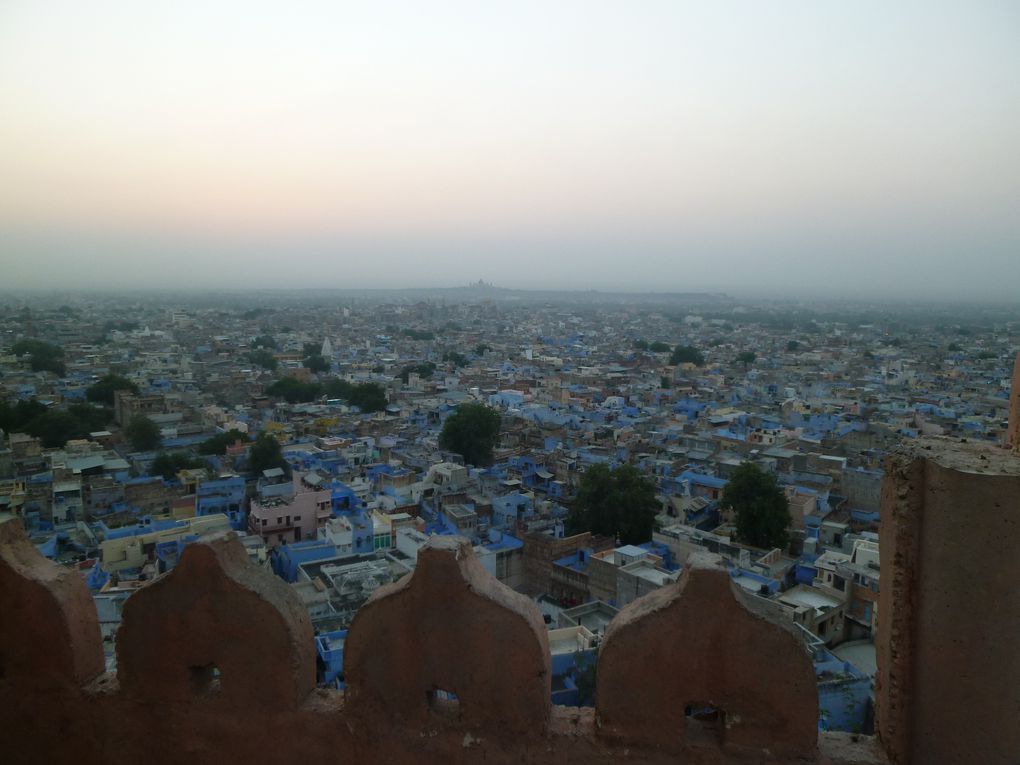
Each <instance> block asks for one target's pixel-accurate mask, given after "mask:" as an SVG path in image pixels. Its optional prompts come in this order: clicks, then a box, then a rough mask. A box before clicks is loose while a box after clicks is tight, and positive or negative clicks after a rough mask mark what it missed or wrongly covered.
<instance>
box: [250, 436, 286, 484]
mask: <svg viewBox="0 0 1020 765" xmlns="http://www.w3.org/2000/svg"><path fill="white" fill-rule="evenodd" d="M275 467H278V468H283V469H284V470H287V469H289V467H290V466H289V465H288V464H287V460H285V459H284V458H283V450H282V449H281V448H280V442H279V441H277V440H276V439H275V438H273V436H272V435H270V434H269V433H260V434H259V437H258V438H256V439H255V443H253V444H252V445H251V451H250V452H249V453H248V469H249V470H250V471H251V472H253V473H255V474H256V475H257V474H259V473H261V472H262V471H263V470H269V469H271V468H275Z"/></svg>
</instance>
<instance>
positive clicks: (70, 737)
mask: <svg viewBox="0 0 1020 765" xmlns="http://www.w3.org/2000/svg"><path fill="white" fill-rule="evenodd" d="M0 540H2V542H3V544H2V545H0V577H2V578H0V582H2V583H3V584H4V585H5V586H4V587H3V589H2V591H0V592H3V593H6V594H5V595H4V597H6V598H7V600H6V601H4V602H5V603H11V602H15V601H17V599H19V598H21V599H24V598H25V597H26V593H31V594H32V596H33V597H35V602H36V603H37V604H38V605H37V608H38V611H39V614H38V616H39V621H38V622H37V623H52V622H54V621H57V620H59V618H65V619H66V618H67V614H68V613H69V612H71V613H76V612H74V611H73V608H72V607H71V606H75V605H76V604H77V605H81V606H82V608H81V611H80V613H77V616H78V617H80V618H81V619H82V620H83V623H86V624H87V623H88V621H89V619H90V618H91V619H92V620H93V621H92V626H93V627H94V628H95V632H96V635H98V628H96V626H95V622H94V619H95V614H94V612H93V613H92V614H91V615H90V614H89V613H88V609H87V608H85V606H88V608H92V606H91V603H86V602H85V601H77V602H76V601H75V600H74V598H73V597H72V598H71V599H70V601H68V600H67V599H66V598H65V599H64V600H61V599H59V598H58V597H56V596H53V597H50V598H48V599H47V598H42V597H38V596H39V591H40V588H41V589H43V590H47V591H52V592H51V594H52V593H64V592H65V591H71V592H72V594H73V590H74V585H70V584H68V582H69V581H74V580H73V579H71V580H68V579H67V578H66V577H61V576H59V575H54V572H53V570H52V569H51V568H49V567H52V565H53V564H51V563H49V562H47V561H45V560H44V559H42V558H41V556H39V554H38V552H37V551H36V550H35V549H34V547H32V546H31V545H27V544H26V542H25V539H24V535H23V533H21V532H20V521H17V520H10V521H6V522H3V523H0ZM692 557H693V560H692V561H691V562H690V565H689V566H688V568H687V571H686V573H685V575H684V577H683V578H682V579H681V580H680V581H679V582H677V583H675V584H674V585H672V586H671V587H668V588H664V589H662V590H659V591H657V592H656V593H653V594H652V595H649V596H647V597H646V598H644V599H642V600H639V601H635V602H634V603H633V604H631V606H630V607H629V608H628V609H625V610H624V611H623V612H622V613H621V614H620V618H619V624H618V625H616V626H614V627H611V629H610V633H609V634H608V635H607V638H606V642H605V645H604V648H603V658H602V661H601V663H600V668H601V670H600V671H602V672H603V673H604V676H605V681H604V683H603V684H602V686H601V689H602V690H601V691H600V696H599V709H598V711H596V710H594V709H590V708H576V709H565V708H562V707H551V706H550V704H549V653H548V650H547V646H546V645H545V644H544V640H545V639H546V633H545V631H544V630H543V629H542V626H543V625H542V621H541V617H540V616H539V615H538V613H537V610H536V609H535V606H534V604H533V603H532V602H531V601H530V600H529V599H527V598H525V597H523V596H521V595H519V594H517V593H515V592H513V591H512V590H510V589H509V588H507V587H506V586H505V585H503V584H501V583H500V582H498V581H497V580H496V579H495V578H494V577H492V576H491V575H490V574H489V573H488V572H487V571H485V569H484V568H482V566H481V565H480V564H479V562H478V560H477V558H476V557H475V554H474V552H473V551H472V549H471V545H470V544H469V543H468V542H467V541H466V540H462V539H456V538H454V539H451V538H442V537H435V538H433V540H431V541H430V543H429V544H428V545H427V546H426V547H425V548H424V549H423V550H422V552H421V556H420V559H419V565H418V568H417V570H416V572H415V573H414V574H413V575H411V576H408V577H406V578H405V579H404V580H401V581H400V582H397V583H395V584H393V585H389V586H387V587H385V588H382V589H380V590H379V591H377V592H376V593H375V595H374V596H373V597H372V598H371V599H370V600H369V602H368V603H367V604H366V605H365V606H364V607H363V608H362V609H361V610H360V611H359V614H358V616H357V618H356V620H355V622H354V624H353V625H352V627H351V634H350V637H349V643H348V645H349V651H350V662H349V669H348V671H349V683H348V687H347V692H346V694H345V693H344V692H341V691H337V690H331V689H322V688H320V689H314V690H313V688H312V685H313V683H312V679H311V678H312V675H311V674H310V666H311V663H312V662H313V659H312V658H311V657H312V653H311V648H310V647H311V644H312V636H311V631H310V625H309V624H308V623H307V621H306V618H307V617H305V619H304V620H303V619H302V618H299V617H300V616H301V614H300V613H299V612H300V609H298V608H296V607H295V606H294V604H293V598H294V596H293V595H292V594H291V593H290V592H289V591H288V590H287V589H286V588H284V589H282V590H281V589H280V588H278V587H277V586H275V583H274V581H273V578H272V577H271V576H270V575H268V574H266V573H265V572H264V571H261V570H259V569H258V568H257V567H256V566H254V564H252V563H251V562H250V560H249V559H248V556H247V554H246V553H245V552H244V549H243V547H242V546H241V545H240V543H239V542H238V541H237V539H236V538H235V537H234V536H233V535H232V534H227V535H223V536H222V537H219V538H216V539H213V540H211V541H202V542H199V543H196V544H194V545H191V546H189V547H188V549H187V551H186V552H185V555H184V556H183V558H182V560H181V563H180V565H179V566H178V567H177V568H176V569H175V570H174V572H173V573H171V574H170V575H168V576H166V577H164V578H162V579H161V580H159V581H157V582H154V583H152V584H150V585H147V586H146V587H144V588H143V589H141V590H140V591H139V592H138V593H136V595H135V596H134V597H133V599H132V600H131V601H130V604H129V607H128V608H127V609H125V614H124V625H123V627H122V634H121V639H120V640H119V641H118V660H119V661H118V668H117V672H115V673H113V672H111V673H102V672H101V671H100V670H101V651H100V650H99V645H98V637H96V638H95V639H94V640H93V639H91V638H89V637H87V636H86V637H84V638H82V637H80V636H78V637H75V640H81V641H82V642H81V645H79V643H77V642H74V641H72V643H71V644H70V648H72V649H73V650H74V651H77V650H78V649H79V648H82V647H84V649H85V650H84V652H83V654H82V655H83V656H88V655H93V656H96V657H99V658H98V659H93V663H92V665H91V666H90V667H89V668H88V670H87V671H82V667H76V666H73V665H72V664H71V663H64V664H61V665H53V666H51V667H50V670H51V672H52V673H53V674H54V675H55V676H59V677H63V678H64V679H65V681H66V682H65V683H64V684H63V685H61V684H59V683H57V684H51V685H49V686H48V687H46V688H43V689H40V690H37V691H36V692H34V693H31V694H27V695H26V694H23V692H22V691H21V690H19V689H21V688H22V687H23V686H22V685H21V684H19V683H18V682H14V680H15V679H16V678H15V677H14V675H16V676H17V677H18V678H22V679H23V678H25V677H26V676H28V675H29V674H31V673H32V672H36V671H42V670H44V669H45V668H46V665H47V662H50V663H51V664H52V659H50V658H48V657H46V656H45V655H44V654H42V653H40V652H33V653H32V654H31V655H30V654H28V653H25V654H21V655H20V656H19V657H18V664H16V665H15V666H16V668H17V671H16V672H15V673H13V674H12V673H11V672H10V671H9V669H10V665H5V666H7V667H8V671H7V672H6V673H5V674H3V675H2V676H0V702H2V705H3V708H4V709H10V710H12V712H11V714H9V715H7V716H5V717H4V718H3V721H2V723H0V749H2V751H4V752H5V761H7V762H13V763H35V762H39V763H43V762H45V763H47V765H52V764H53V763H65V762H66V763H72V762H73V763H80V762H105V761H118V762H126V761H135V760H143V761H146V762H148V763H152V765H162V763H178V762H217V763H233V762H237V763H241V762H249V761H259V762H262V763H281V765H282V763H291V762H296V761H300V762H310V763H314V762H322V763H326V762H333V761H336V759H337V758H338V757H341V758H342V759H344V760H348V759H350V760H352V761H358V760H360V761H367V762H393V763H411V762H415V763H418V762H444V763H472V762H478V761H481V760H484V761H486V762H491V763H498V764H499V763H508V764H509V763H512V762H513V763H517V762H547V761H551V760H555V761H557V762H562V763H565V764H566V765H573V764H574V763H577V765H580V764H581V763H586V764H587V763H610V762H615V761H617V760H618V759H619V758H621V757H626V758H628V759H631V760H633V761H639V762H646V763H663V764H664V763H667V762H681V763H692V764H693V763H709V762H711V763H720V764H721V765H725V764H726V763H734V764H735V763H738V762H763V763H765V762H767V763H776V764H778V763H794V762H796V763H803V764H807V763H817V765H823V764H828V765H858V764H859V765H871V764H872V763H881V762H883V759H882V757H881V754H880V753H879V752H878V750H877V748H876V743H875V740H874V739H872V738H871V737H868V736H861V737H855V739H854V740H848V739H847V738H846V737H845V736H839V735H837V734H829V733H823V734H821V736H820V738H818V737H817V735H816V734H817V730H816V728H815V725H814V720H815V718H816V716H817V706H816V705H817V699H816V698H815V697H813V696H812V689H813V677H812V676H811V664H810V662H809V661H808V660H807V658H806V656H805V655H804V649H803V648H802V647H801V646H799V645H798V644H797V643H796V641H795V640H793V639H792V637H791V636H790V635H789V633H788V632H787V628H785V627H783V626H781V625H776V624H773V623H771V622H770V621H768V620H767V619H765V618H763V617H761V616H760V615H757V614H755V613H753V611H752V610H750V609H748V608H746V606H745V605H744V604H742V603H741V602H740V598H741V597H743V596H741V595H740V594H739V593H737V592H735V591H734V590H733V585H732V584H731V583H730V582H729V580H728V577H726V576H725V572H723V571H722V570H721V569H719V568H718V566H717V564H716V562H715V561H713V560H711V559H710V558H709V559H705V560H700V559H699V557H698V556H692ZM12 560H16V561H17V563H16V566H12V564H11V561H12ZM16 569H17V571H18V574H17V576H15V575H13V574H12V572H15V570H16ZM23 571H27V572H29V573H30V574H32V576H26V575H24V574H23V573H21V572H23ZM720 572H721V573H720ZM721 590H726V595H727V599H726V600H724V601H723V602H724V603H728V605H724V607H723V608H722V609H719V613H718V614H716V613H714V612H713V613H709V612H708V611H706V610H705V604H706V602H707V601H706V600H705V598H712V599H716V598H718V596H719V594H720V591H721ZM284 593H287V594H286V595H285V594H284ZM12 599H13V600H12ZM660 601H661V603H660ZM69 602H70V603H71V606H68V603H69ZM657 604H658V605H657ZM213 605H214V606H215V607H212V606H213ZM660 606H661V607H660ZM2 613H3V614H4V616H5V617H6V616H7V615H8V614H12V613H15V612H14V611H11V610H7V609H5V610H4V611H3V612H2ZM17 615H18V616H19V617H20V616H21V614H20V613H19V614H17ZM439 617H441V618H439ZM662 618H665V619H667V620H670V621H671V622H673V623H675V624H676V625H682V628H683V631H682V633H681V634H685V635H686V636H687V638H688V639H696V640H698V641H701V642H704V643H706V645H705V646H703V648H706V649H708V648H711V650H709V655H710V656H711V657H712V661H711V662H709V664H707V665H705V666H704V668H701V669H699V667H698V666H697V665H698V662H692V661H691V660H689V659H687V660H684V659H682V658H680V657H681V654H682V652H677V651H676V648H677V646H676V642H675V641H674V640H672V639H666V638H665V637H664V635H666V634H667V633H663V632H662V625H661V624H658V620H660V619H662ZM21 624H22V622H21V620H20V618H19V619H18V620H14V619H10V618H4V619H3V621H2V622H0V646H3V647H4V653H3V655H4V656H5V657H8V656H10V655H11V654H10V653H9V652H8V648H9V647H10V646H11V645H12V644H14V643H16V640H17V637H18V635H19V633H20V632H21V631H22V627H21ZM752 633H753V638H751V637H750V635H751V634H752ZM76 634H77V633H76ZM88 634H91V631H88ZM670 634H672V633H670ZM81 635H86V633H85V632H82V633H81ZM628 640H629V641H634V640H646V641H647V644H646V645H645V646H644V650H643V652H642V653H643V656H644V659H645V661H644V664H643V666H640V667H637V668H633V669H634V671H633V673H628V672H624V673H623V674H622V675H621V674H620V672H619V670H620V669H625V668H623V667H622V666H621V662H620V661H619V660H618V659H617V658H614V656H617V655H622V653H623V651H624V650H626V649H625V648H624V647H623V644H624V643H625V642H626V641H628ZM90 641H91V642H90ZM751 643H753V644H754V645H756V646H758V647H757V648H755V649H753V650H750V651H749V650H748V649H746V646H747V645H750V644H751ZM763 651H767V652H768V656H769V658H768V660H767V661H766V659H765V654H764V653H762V652H763ZM670 652H673V653H675V654H677V659H676V660H674V661H669V660H668V659H667V660H665V662H664V663H663V664H662V665H659V664H658V663H657V659H656V657H660V658H661V657H668V656H669V654H670ZM210 664H213V665H215V666H216V667H217V668H218V669H219V670H220V671H221V675H220V676H219V677H218V678H217V677H215V676H209V674H208V673H206V674H204V675H202V676H201V677H199V678H195V677H193V675H191V674H190V672H191V668H192V667H197V668H199V669H204V668H206V667H208V666H209V665H210ZM727 667H729V668H728V669H727ZM685 672H693V673H694V674H692V675H691V676H687V677H685V676H684V674H683V673H685ZM747 673H753V674H747ZM763 673H764V674H763ZM752 678H756V679H754V680H753V684H752V682H750V681H751V679H752ZM763 678H764V679H763ZM193 681H199V682H198V685H200V686H201V687H195V685H193ZM431 688H441V689H446V690H450V691H453V692H454V693H455V695H456V699H443V700H442V701H443V702H444V703H446V704H456V705H462V706H459V707H458V706H455V707H454V709H456V710H457V711H456V713H455V714H452V715H451V714H439V713H437V711H436V710H433V709H430V708H429V706H428V704H427V699H426V692H427V690H429V689H431ZM614 688H615V689H616V690H615V691H614V690H613V689H614ZM654 688H658V689H660V690H661V693H662V696H661V698H657V699H652V703H653V704H659V705H660V706H659V707H658V708H655V709H652V710H651V711H649V713H648V719H647V721H646V722H645V723H639V722H636V721H635V717H634V715H631V716H630V717H628V716H627V715H626V713H625V712H624V711H622V710H621V708H620V706H619V705H615V706H614V705H613V704H612V703H611V700H612V698H613V696H614V695H619V694H628V696H627V698H628V699H629V701H628V703H632V704H634V706H635V707H636V708H640V706H641V702H639V701H638V700H639V699H642V698H644V696H645V695H646V694H648V693H649V692H650V691H651V690H652V689H654ZM692 695H693V696H698V698H699V699H701V700H702V701H706V702H712V703H720V704H723V705H726V706H727V708H728V709H729V710H730V712H731V716H730V717H729V718H728V722H727V726H728V727H727V728H726V731H725V735H724V736H723V737H722V738H721V740H719V741H714V740H711V739H710V740H708V741H707V742H706V741H705V740H694V739H693V737H691V736H690V735H688V736H686V737H684V736H682V735H681V732H682V725H683V723H682V720H678V719H677V717H676V715H677V710H676V709H675V708H670V707H669V706H668V704H670V703H671V702H672V701H673V700H675V699H677V698H681V697H683V698H685V699H686V698H687V697H688V696H692ZM16 701H17V702H18V703H15V702H16ZM790 705H793V708H791V707H790ZM770 707H771V708H772V710H780V711H779V712H776V711H771V712H769V711H766V710H767V708H770ZM678 723H679V724H678ZM26 730H34V731H36V732H38V733H39V734H41V735H37V736H32V737H29V738H26V737H25V736H24V732H25V731H26Z"/></svg>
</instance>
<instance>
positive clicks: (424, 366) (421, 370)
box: [398, 361, 436, 385]
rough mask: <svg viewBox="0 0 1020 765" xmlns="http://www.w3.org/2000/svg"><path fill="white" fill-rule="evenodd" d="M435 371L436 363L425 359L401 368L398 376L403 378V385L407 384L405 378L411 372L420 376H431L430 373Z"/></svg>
mask: <svg viewBox="0 0 1020 765" xmlns="http://www.w3.org/2000/svg"><path fill="white" fill-rule="evenodd" d="M435 371H436V365H435V364H433V363H432V362H431V361H426V362H424V363H421V364H412V365H410V366H406V367H404V368H403V369H401V370H400V375H398V376H399V377H400V379H401V380H403V382H404V385H407V379H408V377H409V376H410V375H411V374H416V375H418V376H419V377H422V378H429V377H432V373H433V372H435Z"/></svg>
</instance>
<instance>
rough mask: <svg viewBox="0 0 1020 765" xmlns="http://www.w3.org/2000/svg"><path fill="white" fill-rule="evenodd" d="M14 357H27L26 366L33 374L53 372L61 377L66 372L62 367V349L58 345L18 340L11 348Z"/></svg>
mask: <svg viewBox="0 0 1020 765" xmlns="http://www.w3.org/2000/svg"><path fill="white" fill-rule="evenodd" d="M11 353H13V354H14V355H15V356H25V355H27V356H28V364H29V366H30V367H31V369H32V371H33V372H53V374H55V375H57V377H63V376H64V373H65V372H66V371H67V370H66V369H65V367H64V361H63V358H64V349H63V348H61V347H60V346H59V345H51V344H50V343H44V342H43V341H42V340H19V341H18V342H16V343H15V344H14V345H13V346H11Z"/></svg>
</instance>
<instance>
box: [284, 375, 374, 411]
mask: <svg viewBox="0 0 1020 765" xmlns="http://www.w3.org/2000/svg"><path fill="white" fill-rule="evenodd" d="M266 393H268V394H269V395H270V396H273V397H275V398H282V399H283V400H284V401H287V402H288V403H291V404H299V403H307V402H309V401H315V400H317V399H319V398H321V397H322V396H326V397H328V398H338V399H341V400H342V401H345V402H346V403H347V404H349V405H350V406H356V407H358V409H360V410H361V411H363V412H377V411H379V410H380V409H385V408H386V404H387V403H388V401H387V399H386V391H385V390H384V389H383V387H382V386H381V385H379V383H373V382H366V383H349V382H347V381H346V380H341V379H339V378H336V377H331V378H329V379H328V380H326V381H325V382H323V383H319V382H301V381H300V380H298V379H297V378H295V377H283V378H281V379H279V380H277V381H276V382H274V383H273V384H272V385H270V386H269V387H268V388H266Z"/></svg>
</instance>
